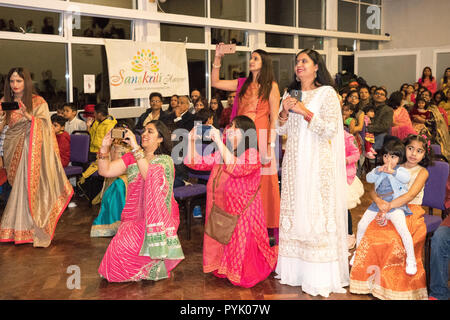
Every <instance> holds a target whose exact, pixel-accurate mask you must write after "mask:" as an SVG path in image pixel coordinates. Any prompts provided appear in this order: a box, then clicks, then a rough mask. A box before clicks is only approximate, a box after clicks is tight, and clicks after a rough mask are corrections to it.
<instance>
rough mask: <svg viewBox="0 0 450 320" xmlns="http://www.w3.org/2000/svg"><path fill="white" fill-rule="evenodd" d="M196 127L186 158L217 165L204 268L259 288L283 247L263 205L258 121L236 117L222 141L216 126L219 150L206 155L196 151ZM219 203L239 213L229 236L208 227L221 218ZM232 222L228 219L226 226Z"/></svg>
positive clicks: (197, 165) (206, 167)
mask: <svg viewBox="0 0 450 320" xmlns="http://www.w3.org/2000/svg"><path fill="white" fill-rule="evenodd" d="M196 130H197V127H194V129H193V130H192V131H191V133H190V135H189V145H188V155H187V156H186V158H185V159H184V163H185V164H186V165H187V166H188V167H190V168H192V169H194V170H200V171H210V170H211V176H210V178H209V180H208V185H207V200H206V219H205V221H206V227H205V230H206V232H205V235H204V240H203V272H205V273H209V272H213V274H214V275H215V276H216V277H219V278H228V280H230V281H231V283H233V284H234V285H236V286H241V287H245V288H249V287H253V286H254V285H256V284H257V283H258V282H260V281H263V280H264V279H266V278H267V277H268V276H269V274H270V273H271V272H272V271H273V270H274V269H275V265H276V261H277V247H274V248H271V247H270V244H269V237H268V234H267V226H266V221H265V218H264V212H263V208H262V199H261V192H260V181H261V162H260V160H259V153H258V150H257V145H258V144H257V138H256V133H255V130H256V127H255V124H254V123H253V121H252V120H251V119H250V118H248V117H246V116H237V117H235V118H234V119H233V121H232V122H231V127H228V128H227V129H226V131H227V132H226V137H227V145H225V144H224V143H223V142H222V137H221V135H220V131H219V130H217V129H216V128H214V127H213V128H212V129H211V131H210V132H211V133H210V136H211V139H212V140H213V141H214V142H215V143H216V145H217V149H218V151H217V152H214V153H212V154H209V155H208V156H201V155H199V154H198V153H197V151H196V150H195V140H196V139H201V138H200V137H198V136H197V134H196V133H197V131H196ZM216 207H218V208H220V209H222V211H226V213H227V214H228V215H229V216H233V217H235V219H236V217H237V222H236V221H235V223H236V224H235V226H232V228H231V229H230V233H229V235H228V238H227V241H222V240H221V239H220V238H219V237H218V235H216V234H215V233H214V232H209V231H208V230H209V226H208V224H211V225H214V222H215V221H217V220H216V219H215V218H216V216H215V213H216V210H215V208H216ZM210 219H211V221H210ZM230 225H231V223H226V224H223V226H224V227H226V226H230ZM212 229H214V228H212ZM222 229H223V228H222ZM229 237H231V238H229Z"/></svg>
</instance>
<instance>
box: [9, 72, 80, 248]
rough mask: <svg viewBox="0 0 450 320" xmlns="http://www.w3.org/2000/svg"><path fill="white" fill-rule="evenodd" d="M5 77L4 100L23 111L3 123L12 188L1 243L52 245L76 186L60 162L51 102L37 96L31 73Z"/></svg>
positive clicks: (35, 245) (37, 245)
mask: <svg viewBox="0 0 450 320" xmlns="http://www.w3.org/2000/svg"><path fill="white" fill-rule="evenodd" d="M6 79H7V81H6V82H5V89H4V92H5V96H4V97H3V98H2V99H1V100H0V102H2V103H3V102H13V101H15V102H18V104H19V109H18V110H13V111H5V113H6V114H5V115H4V117H3V118H2V121H1V123H0V130H3V127H4V126H5V125H8V126H9V129H8V131H7V132H6V136H5V141H4V161H5V168H6V172H7V175H8V181H9V183H10V185H11V186H12V190H11V194H10V196H9V199H8V203H7V205H6V208H5V210H4V211H3V215H2V220H1V223H0V242H14V243H16V244H19V243H33V246H34V247H48V246H49V245H50V243H51V241H52V238H53V235H54V232H55V228H56V223H57V222H58V219H59V218H60V216H61V214H62V213H63V211H64V210H65V208H66V206H67V205H68V204H69V201H70V199H71V198H72V195H73V188H72V186H71V184H70V182H69V180H67V177H66V174H65V172H64V169H63V167H62V165H61V161H60V159H59V149H58V143H57V141H56V136H55V134H54V132H53V128H52V123H51V121H50V115H49V110H48V105H47V102H45V100H44V99H43V98H42V97H40V96H38V95H36V94H34V93H33V85H32V81H31V76H30V73H29V71H28V70H26V69H25V68H13V69H11V70H10V71H9V73H8V76H7V78H6ZM2 108H3V106H2ZM2 113H3V112H2Z"/></svg>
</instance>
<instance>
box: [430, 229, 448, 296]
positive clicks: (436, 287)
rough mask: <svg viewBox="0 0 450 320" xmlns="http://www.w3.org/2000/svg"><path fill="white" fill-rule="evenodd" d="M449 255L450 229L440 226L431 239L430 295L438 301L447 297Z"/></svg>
mask: <svg viewBox="0 0 450 320" xmlns="http://www.w3.org/2000/svg"><path fill="white" fill-rule="evenodd" d="M449 255H450V228H449V227H446V226H440V227H439V228H438V229H437V230H436V231H435V232H434V235H433V238H431V253H430V259H431V262H430V293H429V295H430V296H432V297H435V298H436V299H438V300H447V299H448V297H449V290H448V286H447V282H448V258H449Z"/></svg>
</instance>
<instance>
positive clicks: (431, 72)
mask: <svg viewBox="0 0 450 320" xmlns="http://www.w3.org/2000/svg"><path fill="white" fill-rule="evenodd" d="M427 69H428V70H430V81H433V79H434V77H433V71H431V68H430V67H425V68H423V70H422V83H423V82H424V81H425V70H427Z"/></svg>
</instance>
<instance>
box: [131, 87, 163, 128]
mask: <svg viewBox="0 0 450 320" xmlns="http://www.w3.org/2000/svg"><path fill="white" fill-rule="evenodd" d="M149 100H150V108H149V109H147V110H146V111H145V112H144V113H143V114H142V115H141V116H140V117H139V119H138V122H137V124H136V129H138V130H141V129H143V128H144V127H145V126H146V125H147V123H149V122H150V121H153V120H161V121H162V122H166V121H167V117H168V115H169V114H168V112H166V111H164V110H162V102H163V97H162V95H161V93H159V92H152V93H151V94H150V97H149Z"/></svg>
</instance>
